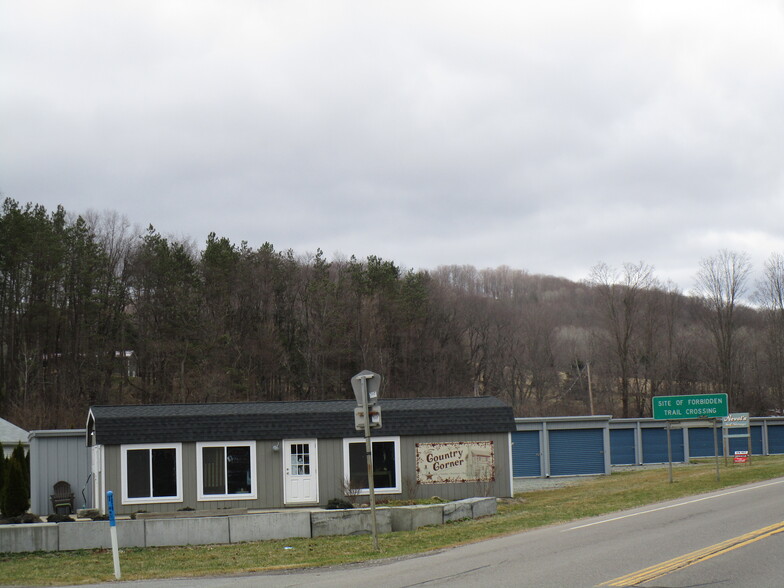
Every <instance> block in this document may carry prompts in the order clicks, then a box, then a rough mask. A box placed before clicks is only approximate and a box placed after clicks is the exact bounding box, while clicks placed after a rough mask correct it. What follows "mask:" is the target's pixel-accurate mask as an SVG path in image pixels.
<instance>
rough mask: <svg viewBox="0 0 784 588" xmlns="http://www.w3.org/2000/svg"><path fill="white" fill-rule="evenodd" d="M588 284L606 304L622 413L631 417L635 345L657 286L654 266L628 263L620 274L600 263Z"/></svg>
mask: <svg viewBox="0 0 784 588" xmlns="http://www.w3.org/2000/svg"><path fill="white" fill-rule="evenodd" d="M588 283H589V284H591V285H592V286H593V287H594V289H595V291H596V293H597V294H598V296H599V298H600V300H601V302H602V308H603V312H602V316H603V319H604V324H605V327H606V328H607V330H608V332H609V334H610V341H611V345H612V347H613V351H614V357H615V361H616V362H617V368H618V374H617V378H618V386H619V388H620V395H621V412H622V416H623V417H624V418H628V417H629V416H630V415H629V390H630V382H631V377H632V373H633V369H632V364H633V354H632V345H633V344H634V340H635V337H636V336H637V335H638V331H639V330H640V329H641V321H642V314H643V313H642V309H643V305H644V302H645V297H644V294H645V293H646V291H648V290H650V289H651V288H653V287H654V286H655V285H656V280H655V278H654V277H653V267H652V266H650V265H648V264H646V263H643V262H640V263H637V264H633V263H625V264H623V270H622V271H618V270H616V269H614V268H611V267H610V266H608V265H607V264H606V263H599V264H597V265H596V266H594V267H593V268H592V269H591V274H590V277H589V278H588Z"/></svg>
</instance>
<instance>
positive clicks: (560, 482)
mask: <svg viewBox="0 0 784 588" xmlns="http://www.w3.org/2000/svg"><path fill="white" fill-rule="evenodd" d="M593 477H595V476H559V477H557V478H515V479H514V491H515V494H517V493H518V492H534V491H535V490H549V489H550V488H562V487H564V486H574V485H575V484H579V483H580V482H581V481H583V480H587V479H590V478H593Z"/></svg>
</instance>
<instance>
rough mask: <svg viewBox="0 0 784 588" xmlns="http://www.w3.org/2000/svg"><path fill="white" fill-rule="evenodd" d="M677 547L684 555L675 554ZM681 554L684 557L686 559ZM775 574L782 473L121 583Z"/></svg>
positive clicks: (778, 575) (220, 585)
mask: <svg viewBox="0 0 784 588" xmlns="http://www.w3.org/2000/svg"><path fill="white" fill-rule="evenodd" d="M779 523H781V524H779ZM772 525H777V526H772ZM765 529H767V530H765ZM778 531H783V532H778ZM755 532H756V533H755ZM382 540H383V538H382ZM683 556H688V557H687V558H686V560H685V561H680V560H679V559H678V558H682V557H683ZM688 562H692V563H691V564H690V565H688V566H686V565H685V563H688ZM662 564H667V565H662ZM652 566H660V567H657V568H655V569H651V568H652ZM782 578H784V478H779V479H776V480H770V481H767V482H761V483H758V484H752V485H749V486H743V487H738V488H733V489H728V490H722V491H719V492H714V493H711V494H704V495H700V496H696V497H690V498H686V499H681V500H677V501H671V502H666V503H660V504H656V505H652V506H647V507H643V508H639V509H634V510H630V511H624V512H619V513H613V514H611V515H606V516H602V517H597V518H593V519H586V520H583V521H579V522H573V523H569V524H564V525H557V526H552V527H548V528H544V529H538V530H534V531H528V532H524V533H518V534H515V535H509V536H507V537H501V538H498V539H491V540H488V541H482V542H479V543H475V544H472V545H464V546H461V547H456V548H452V549H446V550H442V551H440V552H437V553H433V554H428V555H422V556H416V557H408V558H402V559H397V560H382V561H378V562H371V563H366V564H361V565H351V566H340V567H335V568H328V569H313V570H299V571H292V572H285V573H266V574H255V575H247V576H234V577H222V578H204V579H198V578H187V579H175V580H156V581H143V582H127V583H125V582H124V583H122V584H121V585H122V586H123V587H125V586H127V587H134V588H135V587H138V588H185V587H188V588H190V587H198V588H201V587H204V588H206V587H210V588H229V587H231V588H245V587H257V586H264V587H273V588H282V587H298V586H303V587H304V586H308V587H320V588H346V587H351V586H372V587H373V588H386V587H390V588H403V587H413V586H426V587H436V586H449V587H450V588H459V587H475V586H488V587H490V586H493V587H496V586H499V587H504V586H515V587H519V586H535V587H548V586H554V587H555V586H557V587H571V586H574V587H582V586H599V585H607V586H610V585H611V586H632V585H638V586H648V587H653V586H656V587H669V586H671V587H676V586H721V587H722V588H726V587H733V586H738V587H740V586H744V587H745V586H755V587H756V588H765V587H771V588H772V587H776V588H779V587H780V586H782V585H783V583H784V581H783V580H782ZM107 585H109V584H107ZM111 585H114V586H118V584H117V583H112V584H111Z"/></svg>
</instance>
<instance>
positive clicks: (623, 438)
mask: <svg viewBox="0 0 784 588" xmlns="http://www.w3.org/2000/svg"><path fill="white" fill-rule="evenodd" d="M610 463H612V465H629V464H635V463H637V457H636V455H635V452H634V429H610Z"/></svg>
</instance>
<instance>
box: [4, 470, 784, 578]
mask: <svg viewBox="0 0 784 588" xmlns="http://www.w3.org/2000/svg"><path fill="white" fill-rule="evenodd" d="M779 476H784V456H773V457H765V458H758V457H755V458H754V462H753V463H752V464H751V465H743V466H741V465H737V466H735V465H730V466H729V467H724V466H723V465H722V468H721V481H720V482H717V481H716V471H715V465H714V463H713V461H710V460H708V461H706V462H703V463H700V464H696V465H690V466H686V467H679V468H677V469H676V470H675V472H674V483H672V484H670V483H668V473H667V470H666V469H653V470H640V471H629V472H622V473H617V474H613V475H612V476H603V477H597V478H586V479H585V480H583V481H582V482H581V483H579V484H576V485H574V486H567V487H564V488H558V489H555V490H541V491H536V492H528V493H525V494H518V495H517V496H516V497H515V498H514V499H510V500H505V501H502V503H501V504H500V505H499V509H498V514H497V515H496V516H493V517H486V518H483V519H478V520H466V521H461V522H457V523H449V524H446V525H441V526H435V527H425V528H421V529H417V530H416V531H411V532H401V533H390V534H387V535H382V536H381V538H380V548H381V551H380V553H379V552H376V551H374V550H373V546H372V541H371V540H370V538H369V537H367V536H360V537H356V536H353V537H322V538H317V539H289V540H284V541H260V542H256V543H245V544H238V545H209V546H191V547H168V548H163V547H160V548H147V549H123V550H121V554H120V561H121V565H122V570H123V579H124V580H136V579H148V578H166V577H175V576H178V577H184V576H206V575H224V574H237V573H248V572H257V571H262V570H273V569H280V568H296V567H308V566H325V565H336V564H342V563H352V562H358V561H365V560H369V559H375V558H379V557H395V556H401V555H408V554H413V553H421V552H425V551H429V550H434V549H440V548H444V547H450V546H454V545H459V544H463V543H470V542H474V541H479V540H482V539H486V538H488V537H494V536H499V535H505V534H509V533H515V532H520V531H524V530H527V529H532V528H536V527H541V526H544V525H550V524H555V523H560V522H565V521H569V520H575V519H579V518H584V517H588V516H595V515H599V514H603V513H607V512H613V511H617V510H622V509H626V508H633V507H636V506H641V505H645V504H651V503H654V502H659V501H663V500H669V499H673V498H679V497H682V496H689V495H694V494H699V493H703V492H709V491H712V490H717V489H721V488H726V487H728V486H735V485H739V484H745V483H749V482H755V481H760V480H765V479H770V478H775V477H779ZM65 524H67V523H65ZM113 579H114V572H113V567H112V555H111V552H110V551H108V550H90V551H77V552H59V553H33V554H5V555H0V582H2V583H3V584H6V585H28V586H29V585H36V586H54V585H67V584H87V583H91V582H104V581H111V580H113Z"/></svg>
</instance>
